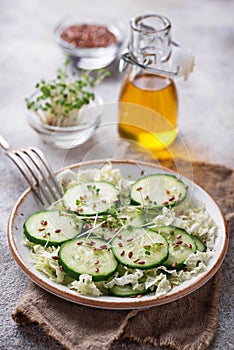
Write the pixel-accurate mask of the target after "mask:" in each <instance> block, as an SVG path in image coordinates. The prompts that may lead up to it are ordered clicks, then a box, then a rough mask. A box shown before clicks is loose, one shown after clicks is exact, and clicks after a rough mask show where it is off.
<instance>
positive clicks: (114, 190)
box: [24, 163, 217, 298]
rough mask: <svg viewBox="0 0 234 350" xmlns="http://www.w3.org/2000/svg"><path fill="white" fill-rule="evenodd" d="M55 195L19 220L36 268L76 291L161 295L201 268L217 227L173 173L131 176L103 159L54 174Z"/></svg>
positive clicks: (203, 207) (90, 293) (119, 294)
mask: <svg viewBox="0 0 234 350" xmlns="http://www.w3.org/2000/svg"><path fill="white" fill-rule="evenodd" d="M57 179H58V181H59V183H60V185H61V187H62V189H63V192H64V195H63V198H62V199H61V200H59V201H58V202H56V203H54V204H53V205H52V206H51V207H49V208H47V209H46V210H43V211H38V212H36V213H33V214H32V215H31V216H30V217H28V218H27V219H26V221H25V223H24V235H25V241H26V245H27V246H28V247H29V249H30V251H31V253H30V254H31V257H32V262H33V264H35V267H36V268H37V269H38V270H39V271H41V272H42V273H44V274H45V275H46V276H48V278H49V279H51V280H53V281H54V282H56V283H59V284H63V285H66V286H67V287H68V288H70V289H72V290H75V291H76V292H77V293H78V294H79V295H86V296H93V297H97V296H101V295H110V296H111V295H112V296H118V297H122V298H124V297H134V296H136V297H140V296H142V295H144V294H147V293H151V294H153V295H155V296H156V297H162V296H164V295H165V294H167V293H168V292H169V291H170V290H171V289H173V288H174V287H175V286H178V285H180V284H182V283H183V282H184V281H186V280H189V279H191V277H192V276H194V275H197V274H199V273H201V272H202V271H204V270H205V269H206V266H207V264H208V261H209V258H210V257H211V254H212V248H213V246H214V242H215V237H216V232H217V227H216V224H215V222H214V221H213V219H212V218H211V217H210V215H209V213H208V212H207V211H206V208H205V206H204V204H203V203H201V204H199V205H198V206H194V205H193V204H192V202H191V198H190V193H189V189H188V187H187V185H186V184H185V183H184V182H183V181H182V180H181V179H180V178H179V177H177V176H175V175H172V174H171V173H156V174H150V175H144V174H142V175H141V176H140V177H139V178H138V179H136V180H135V181H132V180H130V179H125V178H123V176H122V174H121V171H120V169H118V168H114V167H112V164H111V163H106V164H105V165H103V166H102V167H101V168H99V169H96V168H95V169H87V170H79V172H74V171H72V170H64V171H63V172H61V173H59V174H58V175H57Z"/></svg>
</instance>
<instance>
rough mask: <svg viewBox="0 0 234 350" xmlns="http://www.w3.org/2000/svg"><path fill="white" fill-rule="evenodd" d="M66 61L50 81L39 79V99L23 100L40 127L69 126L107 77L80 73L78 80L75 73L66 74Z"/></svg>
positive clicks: (92, 72)
mask: <svg viewBox="0 0 234 350" xmlns="http://www.w3.org/2000/svg"><path fill="white" fill-rule="evenodd" d="M68 65H69V59H66V61H65V62H64V65H63V67H62V68H60V69H58V70H57V75H56V78H55V79H53V80H51V81H45V80H44V79H42V80H41V81H40V82H39V83H37V84H36V86H35V87H36V89H37V90H38V92H39V93H38V95H37V96H36V97H35V99H29V98H26V99H25V101H26V106H27V108H28V109H29V110H33V111H34V112H35V113H36V115H37V116H38V118H39V119H40V121H41V122H42V123H45V124H48V125H53V126H71V125H72V123H74V121H73V117H74V114H75V112H78V111H79V110H80V109H81V107H83V106H84V105H88V104H89V103H90V102H91V101H92V100H94V99H95V94H94V92H93V90H94V88H95V87H96V86H97V85H98V84H100V83H101V81H102V80H103V79H104V78H105V77H106V76H108V75H109V72H107V71H104V70H103V69H99V70H97V71H87V72H82V73H81V75H80V77H79V79H77V78H76V77H75V73H73V74H69V73H68Z"/></svg>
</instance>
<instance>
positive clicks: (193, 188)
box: [8, 160, 228, 309]
mask: <svg viewBox="0 0 234 350" xmlns="http://www.w3.org/2000/svg"><path fill="white" fill-rule="evenodd" d="M104 163H105V161H93V162H86V163H81V164H75V165H73V166H71V167H70V168H72V169H73V170H78V169H79V168H80V167H81V168H82V169H89V168H95V167H96V168H100V166H101V165H103V164H104ZM112 164H113V167H118V168H120V169H121V172H122V175H123V176H124V177H125V178H130V179H133V180H134V179H137V178H139V177H140V176H142V170H144V174H145V175H147V174H152V173H160V172H164V173H165V171H166V172H171V171H170V170H167V169H163V168H160V167H158V166H154V165H151V164H149V163H143V162H134V161H122V160H121V161H118V160H113V161H112ZM182 179H183V181H184V182H185V183H186V184H187V185H188V186H189V191H190V195H191V198H192V202H193V203H194V204H195V205H196V204H198V202H200V201H202V202H203V203H205V205H206V209H207V211H208V212H209V213H210V215H211V217H212V218H213V220H214V221H215V222H216V224H217V226H218V233H217V237H216V240H215V246H214V250H213V255H212V257H211V258H210V260H209V263H208V266H207V268H206V270H205V271H203V272H202V273H200V274H198V275H196V276H194V277H193V278H192V279H190V280H188V281H185V282H184V283H182V284H181V285H180V286H177V287H174V288H173V289H172V290H171V291H170V292H169V293H168V294H167V295H165V296H163V297H160V298H156V297H155V296H154V295H151V294H148V295H144V296H142V297H141V298H130V297H128V298H120V297H114V296H100V297H88V296H80V295H78V294H77V293H76V292H75V291H72V290H70V289H69V288H68V287H66V286H63V285H60V284H57V283H54V282H53V281H51V280H50V279H49V278H48V277H46V276H45V275H43V274H42V273H41V272H39V271H38V270H36V269H35V266H34V265H33V264H32V262H31V258H30V255H29V249H28V248H27V247H26V246H25V245H24V237H23V223H24V221H25V219H26V218H27V217H28V216H29V215H30V214H32V213H33V212H35V211H37V210H40V207H39V204H38V203H37V201H36V199H35V197H34V195H33V193H32V191H31V190H30V189H28V190H26V191H25V192H24V193H23V194H22V195H21V197H20V198H19V199H18V201H17V202H16V204H15V206H14V208H13V209H12V212H11V215H10V218H9V223H8V241H9V246H10V249H11V251H12V254H13V256H14V258H15V260H16V262H17V263H18V264H19V266H20V267H21V268H22V270H23V271H24V272H25V273H26V274H27V275H28V276H29V277H30V278H31V279H32V280H33V281H34V282H35V283H37V284H38V285H39V286H41V287H42V288H44V289H45V290H47V291H49V292H51V293H53V294H55V295H56V296H58V297H61V298H63V299H66V300H69V301H72V302H75V303H79V304H83V305H88V306H93V307H101V308H108V309H132V308H143V307H151V306H156V305H162V304H165V303H168V302H171V301H174V300H177V299H179V298H182V297H184V296H185V295H188V294H189V293H191V292H193V291H195V290H196V289H198V288H200V287H201V286H202V285H204V284H205V283H206V282H207V281H208V280H209V279H210V278H211V277H212V276H213V275H214V274H215V273H216V271H217V270H218V269H219V267H220V265H221V263H222V261H223V259H224V257H225V254H226V251H227V246H228V232H227V226H226V223H225V220H224V217H223V215H222V213H221V211H220V209H219V207H218V206H217V204H216V203H215V202H214V200H213V199H212V198H211V197H210V195H209V194H207V192H205V191H204V190H203V189H202V188H200V187H199V186H197V185H196V184H195V183H194V182H192V181H190V180H188V179H186V178H184V177H182Z"/></svg>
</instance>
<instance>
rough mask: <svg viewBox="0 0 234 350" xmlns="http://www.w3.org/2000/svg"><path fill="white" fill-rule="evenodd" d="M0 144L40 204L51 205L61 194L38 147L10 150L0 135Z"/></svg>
mask: <svg viewBox="0 0 234 350" xmlns="http://www.w3.org/2000/svg"><path fill="white" fill-rule="evenodd" d="M0 146H1V147H2V148H3V149H4V150H5V151H6V155H7V156H8V157H9V158H10V159H11V160H13V162H14V163H15V164H16V166H17V167H18V168H19V170H20V171H21V173H22V174H23V176H24V177H25V179H26V180H27V182H28V183H29V185H30V187H31V189H32V191H33V193H34V194H35V195H36V197H37V198H38V200H39V202H40V203H41V205H42V206H48V205H51V204H52V203H53V202H55V201H57V200H59V199H60V198H61V197H62V196H63V193H62V190H61V187H60V185H59V184H58V182H57V180H56V177H55V175H54V173H53V171H52V169H51V168H50V166H49V164H48V162H47V160H46V158H45V156H44V154H43V153H42V152H41V151H40V150H39V149H37V148H35V147H29V148H28V149H24V148H22V149H19V150H12V149H11V148H10V145H9V144H8V142H7V141H6V140H5V139H4V137H3V136H1V135H0Z"/></svg>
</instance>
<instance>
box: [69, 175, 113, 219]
mask: <svg viewBox="0 0 234 350" xmlns="http://www.w3.org/2000/svg"><path fill="white" fill-rule="evenodd" d="M117 196H118V191H117V190H116V188H115V187H114V186H113V185H112V184H110V183H108V182H101V181H91V182H84V183H80V184H78V185H76V186H74V187H72V188H70V189H68V190H67V191H66V193H65V194H64V196H63V202H64V205H65V207H66V208H68V209H69V210H73V211H75V212H77V213H78V214H79V215H96V214H100V213H105V212H107V211H108V210H109V209H110V207H111V206H113V205H114V204H115V202H116V201H117V199H118V197H117Z"/></svg>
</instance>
